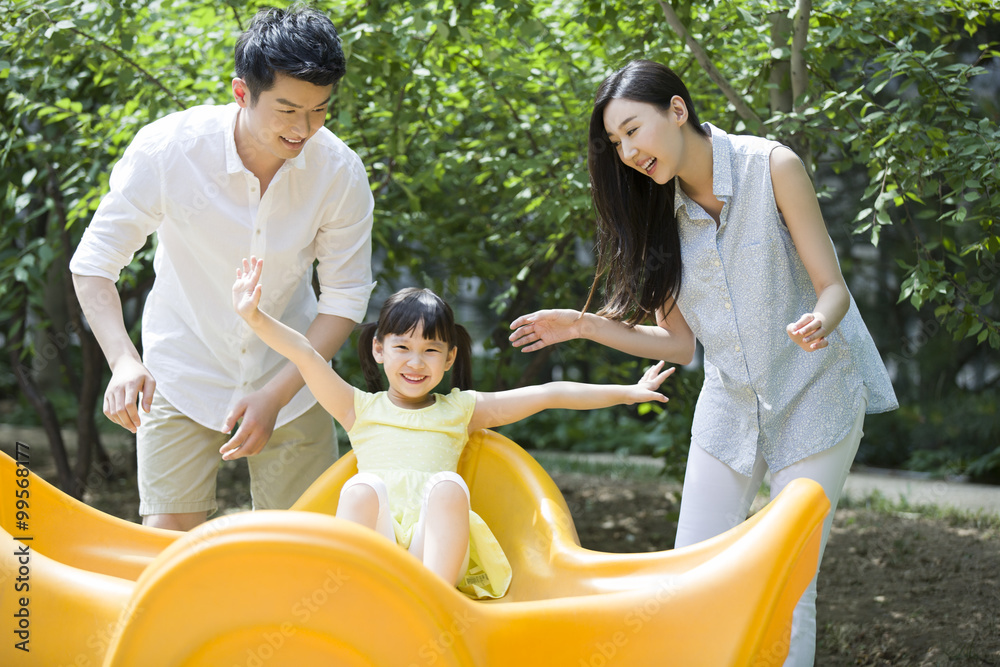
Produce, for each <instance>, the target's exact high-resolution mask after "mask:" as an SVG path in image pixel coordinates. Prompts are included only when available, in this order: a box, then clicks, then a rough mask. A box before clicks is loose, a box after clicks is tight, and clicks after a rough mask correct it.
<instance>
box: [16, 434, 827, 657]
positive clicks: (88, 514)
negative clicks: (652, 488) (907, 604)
mask: <svg viewBox="0 0 1000 667" xmlns="http://www.w3.org/2000/svg"><path fill="white" fill-rule="evenodd" d="M355 471H356V467H355V461H354V458H353V455H352V454H348V455H347V456H345V457H343V458H342V459H341V460H340V461H338V462H337V463H336V464H335V465H334V466H332V467H331V468H330V469H329V470H327V471H326V472H325V473H324V474H323V475H322V476H321V477H320V478H319V479H318V480H317V481H316V482H315V483H314V484H313V485H312V486H311V487H310V488H309V490H308V491H307V492H306V493H305V494H304V495H303V496H302V498H300V500H299V501H298V502H297V503H296V504H295V506H294V507H293V508H292V509H291V510H288V511H261V512H244V513H239V514H231V515H226V516H222V517H219V518H217V519H213V520H212V521H209V522H207V523H205V524H203V525H202V526H200V527H198V528H197V529H195V530H193V531H191V532H190V533H183V534H182V533H173V532H170V531H161V530H155V529H150V528H145V527H143V526H140V525H137V524H131V523H129V522H126V521H122V520H119V519H116V518H115V517H111V516H108V515H105V514H102V513H101V512H98V511H96V510H94V509H92V508H90V507H88V506H86V505H84V504H82V503H79V502H77V501H75V500H73V499H71V498H69V497H67V496H65V495H64V494H62V493H61V492H60V491H58V490H57V489H55V488H54V487H52V486H50V485H48V484H46V483H45V482H44V481H42V480H41V479H39V478H38V477H36V476H35V475H33V474H30V475H28V476H27V477H25V476H24V475H23V473H22V475H21V476H18V474H17V466H16V464H15V462H14V461H13V460H12V459H10V457H7V456H6V455H2V456H0V479H2V480H3V483H2V485H0V487H2V489H3V491H2V493H3V497H2V498H0V526H2V528H3V531H2V532H0V541H2V542H3V544H2V545H0V549H2V550H3V555H2V556H0V586H2V589H0V590H2V595H0V618H3V619H5V620H4V621H3V622H4V623H6V624H8V625H10V627H9V628H7V627H5V628H3V630H4V632H3V635H4V636H6V637H8V638H10V637H14V641H11V640H9V639H8V640H7V641H5V642H4V643H3V644H2V645H0V664H4V665H7V664H10V665H63V664H66V665H76V664H88V665H101V664H104V665H109V666H110V665H115V666H122V667H124V666H132V665H138V664H141V665H144V666H150V667H153V666H157V665H163V666H167V665H213V666H214V665H235V664H240V665H254V664H257V665H285V664H288V665H303V664H338V665H401V666H403V667H407V666H409V665H431V664H434V665H456V666H458V665H464V666H468V665H496V666H498V667H500V666H505V665H517V666H518V667H531V666H533V665H539V666H541V665H554V664H560V665H572V666H574V667H575V666H577V665H592V666H597V665H616V664H620V665H644V664H682V665H697V664H705V665H723V664H725V665H780V664H781V663H782V662H783V660H784V657H785V655H786V654H787V650H788V644H787V639H788V630H789V628H790V623H791V613H792V609H793V608H794V606H795V603H796V601H797V600H798V597H799V595H800V594H801V592H802V591H803V590H804V589H805V587H806V585H807V584H808V583H809V581H810V580H811V579H812V576H813V573H814V572H815V567H816V557H817V553H818V548H819V539H820V531H821V528H822V522H823V519H824V517H825V516H826V513H827V511H828V509H829V503H828V502H827V500H826V496H825V494H824V493H823V491H822V489H821V488H820V487H819V485H817V484H816V483H814V482H812V481H809V480H797V481H796V482H794V483H792V484H790V485H789V486H788V487H787V488H786V489H785V491H784V492H783V493H781V494H780V496H779V497H778V498H776V499H775V500H774V501H773V502H772V503H770V504H769V505H768V506H767V507H765V508H764V509H762V510H761V511H760V512H758V513H757V514H756V515H754V516H753V517H752V518H751V519H749V520H748V521H746V522H744V523H743V524H741V525H740V526H738V527H736V528H734V529H733V530H731V531H728V532H727V533H725V534H723V535H720V536H718V537H716V538H713V539H711V540H707V541H705V542H702V543H700V544H697V545H693V546H691V547H687V548H685V549H678V550H672V551H662V552H656V553H643V554H605V553H599V552H593V551H589V550H586V549H583V548H582V547H580V545H579V540H578V538H577V535H576V530H575V528H574V525H573V521H572V518H571V517H570V515H569V512H568V509H567V507H566V503H565V501H564V499H563V497H562V495H561V494H560V492H559V490H558V489H557V488H556V486H555V484H554V483H553V481H552V480H551V478H550V477H549V476H548V474H547V473H545V472H544V470H542V469H541V467H540V466H538V464H537V463H536V462H535V461H534V460H533V459H532V458H531V457H530V456H528V455H527V454H526V453H525V452H524V451H523V450H522V449H521V448H520V447H518V446H517V445H516V444H514V443H513V442H511V441H510V440H507V439H506V438H504V437H503V436H500V435H498V434H496V433H493V432H490V431H482V432H479V433H477V434H475V435H474V436H473V438H472V439H471V440H470V442H469V445H468V446H467V447H466V450H465V452H464V453H463V457H462V461H461V463H460V466H459V472H460V473H461V474H462V475H463V477H465V479H466V481H467V482H468V484H469V488H470V491H471V493H472V505H473V509H475V510H476V512H477V513H478V514H479V515H480V516H482V517H483V519H484V520H485V521H486V522H487V523H488V524H489V526H490V527H491V528H492V530H493V532H494V534H495V535H496V537H497V539H498V540H499V542H500V544H501V546H502V547H503V549H504V552H505V553H506V554H507V557H508V559H509V560H510V562H511V566H512V568H513V571H514V576H513V580H512V582H511V587H510V590H509V592H508V594H507V595H506V596H505V597H504V598H502V599H500V600H490V601H473V600H470V599H468V598H467V597H465V596H464V595H462V594H461V593H459V592H458V591H457V590H455V589H454V588H452V587H450V586H447V585H446V584H444V582H442V581H440V580H438V579H437V578H436V577H435V576H433V575H432V574H430V572H429V571H427V570H426V569H425V568H424V567H423V566H422V565H421V564H420V563H419V562H418V561H417V560H416V559H414V558H413V557H412V556H410V554H408V553H407V552H406V551H404V550H403V549H400V548H399V547H396V546H395V545H393V544H391V543H389V542H388V541H386V540H385V539H384V538H381V537H380V536H378V535H376V534H375V533H374V532H372V531H368V530H366V529H364V528H361V527H359V526H355V525H352V524H349V523H347V522H344V521H341V520H339V519H336V518H334V517H333V516H332V515H333V514H334V513H335V511H336V503H337V498H338V497H339V492H340V487H341V485H342V484H343V482H344V481H345V480H346V479H348V478H349V477H350V476H351V475H353V474H354V472H355ZM25 478H27V479H28V480H29V482H28V488H29V491H30V509H31V512H30V516H31V522H30V524H29V530H27V531H25V530H19V529H18V527H17V526H18V524H17V511H18V510H17V507H16V503H15V489H17V488H18V480H19V479H25ZM27 537H30V538H31V539H30V540H28V539H25V538H27ZM26 550H27V553H25V551H26ZM19 577H26V581H21V582H20V585H21V586H22V587H23V586H24V584H25V583H26V584H27V585H28V587H29V588H28V590H17V589H16V588H15V586H18V585H19V582H18V578H19ZM22 623H23V625H24V626H25V627H24V628H22ZM18 630H20V631H21V632H24V633H25V635H24V636H26V637H27V638H28V642H29V643H28V644H26V645H22V646H21V647H18V646H17V644H16V640H17V639H18V638H19V637H20V636H19V635H16V634H13V633H12V632H11V631H15V632H16V631H18ZM24 647H27V648H29V649H30V650H29V651H23V650H22V648H24Z"/></svg>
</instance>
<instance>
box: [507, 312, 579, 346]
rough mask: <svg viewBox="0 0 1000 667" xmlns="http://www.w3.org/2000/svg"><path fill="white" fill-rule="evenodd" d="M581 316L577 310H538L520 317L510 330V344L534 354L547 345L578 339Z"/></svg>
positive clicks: (512, 323)
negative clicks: (511, 331)
mask: <svg viewBox="0 0 1000 667" xmlns="http://www.w3.org/2000/svg"><path fill="white" fill-rule="evenodd" d="M582 323H583V315H582V314H581V313H580V311H578V310H568V309H559V310H539V311H536V312H534V313H531V314H530V315H522V316H521V317H519V318H517V319H516V320H514V321H513V322H511V325H510V328H511V329H514V333H512V334H511V335H510V338H509V340H510V342H511V343H513V345H514V347H524V346H525V345H527V347H525V348H524V350H523V352H534V351H535V350H540V349H542V348H543V347H546V346H548V345H555V344H556V343H562V342H563V341H567V340H572V339H574V338H579V337H580V327H581V326H582Z"/></svg>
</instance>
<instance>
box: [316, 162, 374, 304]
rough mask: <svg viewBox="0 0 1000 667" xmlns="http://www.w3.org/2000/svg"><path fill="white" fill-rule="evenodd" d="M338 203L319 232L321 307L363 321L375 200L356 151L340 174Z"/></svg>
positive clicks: (368, 294)
mask: <svg viewBox="0 0 1000 667" xmlns="http://www.w3.org/2000/svg"><path fill="white" fill-rule="evenodd" d="M336 188H337V190H338V191H339V192H338V193H337V196H336V204H335V205H334V206H332V207H331V210H330V213H329V215H328V216H327V219H326V220H324V221H323V223H322V224H321V225H320V228H319V231H318V233H317V235H316V259H317V260H318V261H319V264H318V267H317V276H318V278H319V287H320V294H319V305H318V312H319V313H323V314H326V315H337V316H339V317H344V318H347V319H349V320H353V321H354V322H361V321H362V320H363V319H364V318H365V314H366V313H367V311H368V299H369V298H370V297H371V293H372V289H374V287H375V283H374V282H373V281H372V265H371V257H372V217H373V212H374V209H375V200H374V198H373V197H372V193H371V188H370V187H369V185H368V176H367V174H366V173H365V168H364V165H363V164H362V163H361V160H360V159H358V158H357V157H355V159H354V160H352V161H351V162H350V163H349V165H348V166H347V167H346V168H345V169H344V170H343V171H342V175H341V177H340V178H338V179H337V185H336Z"/></svg>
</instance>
